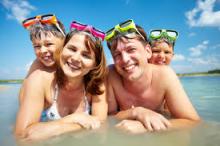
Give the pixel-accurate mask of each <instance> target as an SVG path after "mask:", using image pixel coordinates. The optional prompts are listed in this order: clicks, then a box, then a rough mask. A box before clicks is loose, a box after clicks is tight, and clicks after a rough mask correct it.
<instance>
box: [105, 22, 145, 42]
mask: <svg viewBox="0 0 220 146" xmlns="http://www.w3.org/2000/svg"><path fill="white" fill-rule="evenodd" d="M137 34H138V35H140V36H141V37H142V38H143V39H144V40H145V38H144V37H143V36H142V35H141V33H140V32H139V31H138V29H137V28H136V25H135V23H134V21H133V20H132V19H129V20H127V21H125V22H122V23H120V24H118V25H116V26H115V27H113V28H111V29H109V30H108V31H107V32H106V34H105V35H106V36H105V40H106V41H107V42H111V41H113V40H114V39H115V38H117V37H118V36H119V35H123V36H126V37H128V38H134V37H136V36H137Z"/></svg>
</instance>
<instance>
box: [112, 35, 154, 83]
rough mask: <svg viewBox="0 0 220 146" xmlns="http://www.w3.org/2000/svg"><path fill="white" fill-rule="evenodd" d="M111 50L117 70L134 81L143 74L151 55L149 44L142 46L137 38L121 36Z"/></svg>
mask: <svg viewBox="0 0 220 146" xmlns="http://www.w3.org/2000/svg"><path fill="white" fill-rule="evenodd" d="M111 52H112V56H113V59H114V63H115V68H116V70H117V72H118V73H119V74H120V75H121V76H122V77H123V78H124V79H125V80H130V81H135V80H137V79H139V78H140V77H141V76H142V75H143V73H144V70H145V66H146V64H147V63H148V62H147V60H148V59H149V58H150V57H151V51H150V48H149V46H148V45H146V46H144V45H143V44H142V43H141V42H140V41H139V40H137V39H129V40H128V39H126V38H121V39H119V40H118V43H117V46H116V48H115V49H112V51H111Z"/></svg>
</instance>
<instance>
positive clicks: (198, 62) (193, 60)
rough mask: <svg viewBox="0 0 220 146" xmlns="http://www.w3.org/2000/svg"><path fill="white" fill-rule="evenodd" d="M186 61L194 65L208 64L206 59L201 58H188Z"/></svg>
mask: <svg viewBox="0 0 220 146" xmlns="http://www.w3.org/2000/svg"><path fill="white" fill-rule="evenodd" d="M188 61H189V62H191V63H192V64H194V65H208V64H209V63H210V62H209V61H208V60H205V59H203V58H189V59H188Z"/></svg>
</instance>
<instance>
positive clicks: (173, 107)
mask: <svg viewBox="0 0 220 146" xmlns="http://www.w3.org/2000/svg"><path fill="white" fill-rule="evenodd" d="M164 69H165V68H164ZM165 76H166V77H165V78H164V79H165V81H164V82H165V83H166V84H165V85H166V86H167V88H166V93H165V100H166V102H167V106H168V109H169V111H170V112H171V116H172V117H173V118H174V119H172V120H170V121H171V123H172V127H173V128H178V127H184V126H188V125H193V124H195V123H197V122H198V121H200V117H199V115H198V114H197V112H196V110H195V108H194V107H193V105H192V103H191V102H190V100H189V98H188V96H187V95H186V93H185V91H184V89H183V87H182V85H181V83H180V81H179V79H178V77H177V76H176V74H175V72H174V71H173V70H172V69H171V68H166V69H165Z"/></svg>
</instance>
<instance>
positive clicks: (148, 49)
mask: <svg viewBox="0 0 220 146" xmlns="http://www.w3.org/2000/svg"><path fill="white" fill-rule="evenodd" d="M145 51H147V59H150V58H151V56H152V51H151V47H150V45H149V44H146V45H145Z"/></svg>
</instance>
